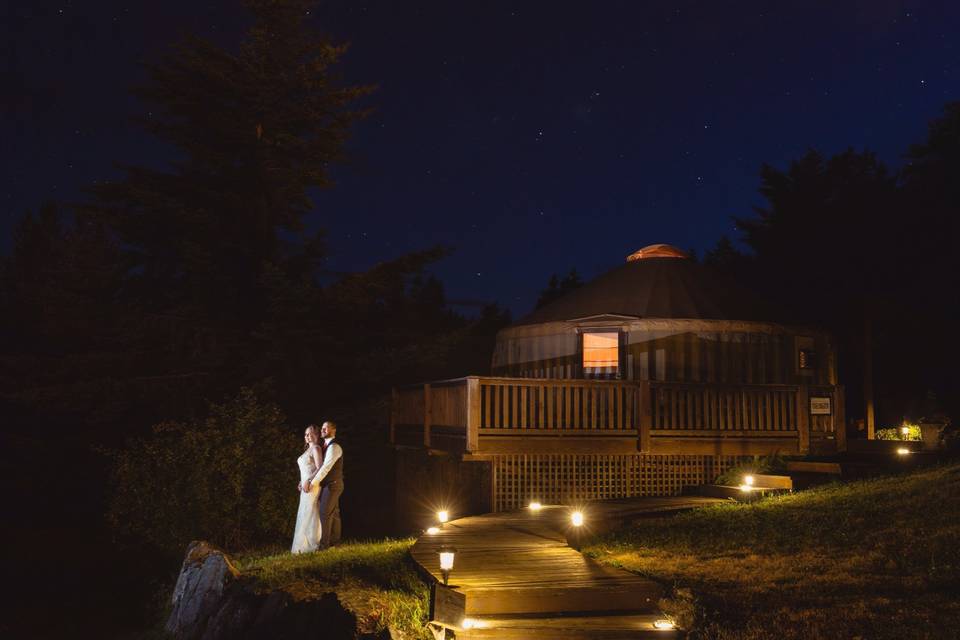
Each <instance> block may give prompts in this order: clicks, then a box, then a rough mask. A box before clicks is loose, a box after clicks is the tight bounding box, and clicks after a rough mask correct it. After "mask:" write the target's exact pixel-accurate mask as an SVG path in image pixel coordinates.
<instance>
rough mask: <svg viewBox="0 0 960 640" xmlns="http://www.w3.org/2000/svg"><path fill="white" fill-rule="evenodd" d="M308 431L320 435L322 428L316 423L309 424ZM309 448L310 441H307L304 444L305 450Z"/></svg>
mask: <svg viewBox="0 0 960 640" xmlns="http://www.w3.org/2000/svg"><path fill="white" fill-rule="evenodd" d="M307 431H313V433H314V434H316V435H318V436H319V435H320V428H319V427H318V426H317V425H315V424H308V425H307ZM309 448H310V443H309V442H305V443H304V445H303V450H304V451H306V450H307V449H309Z"/></svg>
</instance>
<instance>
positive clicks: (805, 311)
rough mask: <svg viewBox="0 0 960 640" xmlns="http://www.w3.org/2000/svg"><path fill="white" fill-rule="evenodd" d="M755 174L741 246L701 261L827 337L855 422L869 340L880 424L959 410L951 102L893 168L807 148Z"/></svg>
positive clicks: (957, 155) (959, 191) (957, 126)
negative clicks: (757, 204)
mask: <svg viewBox="0 0 960 640" xmlns="http://www.w3.org/2000/svg"><path fill="white" fill-rule="evenodd" d="M760 177H761V185H760V193H761V194H762V195H763V197H764V198H765V199H766V205H765V206H764V207H761V208H758V209H757V210H756V211H755V212H754V215H752V216H748V217H747V216H745V217H740V218H736V219H735V221H736V224H737V228H738V230H739V233H740V237H739V238H738V240H740V241H741V242H742V243H743V245H745V247H746V251H738V250H737V249H736V248H735V247H734V245H733V244H732V243H731V242H730V240H729V239H727V238H723V239H721V240H720V241H719V242H718V244H717V246H716V247H715V248H714V249H713V251H711V252H710V253H709V254H708V255H707V256H706V257H705V260H706V261H707V262H708V263H711V264H713V265H715V266H718V267H720V268H722V269H725V270H727V271H729V272H731V273H733V274H734V275H736V276H737V277H738V278H740V279H741V280H742V281H744V282H745V283H748V284H750V285H751V286H752V287H753V288H754V289H756V290H757V291H759V292H761V293H762V295H763V296H764V298H765V299H766V301H767V302H768V303H769V307H770V309H771V310H772V313H773V314H774V316H775V319H777V320H780V321H783V322H785V323H790V324H809V325H815V326H819V327H824V328H826V329H828V330H830V331H831V332H832V333H833V334H834V335H835V336H836V338H837V340H838V343H839V347H840V362H839V365H840V366H839V371H840V382H841V383H842V384H844V385H846V387H847V406H848V410H847V411H848V416H851V417H859V418H862V417H863V416H864V392H863V380H864V362H865V358H864V356H865V353H864V350H865V348H866V347H867V345H868V344H869V345H870V347H871V352H872V358H873V367H872V369H873V374H874V397H875V401H876V404H877V425H878V427H880V426H894V425H896V424H897V423H898V422H899V421H900V420H902V419H904V418H907V419H912V420H916V419H919V418H922V417H927V418H931V417H933V414H936V413H938V412H946V413H947V414H948V415H952V416H953V417H954V418H956V417H957V416H958V415H960V413H958V412H960V405H958V400H960V377H958V375H957V370H956V363H957V361H958V356H960V353H958V351H960V350H958V341H957V340H956V337H955V335H954V332H955V328H956V327H957V326H958V321H960V297H958V295H957V291H958V277H960V258H958V253H957V243H958V240H960V233H958V224H960V223H958V214H960V181H958V177H960V103H951V104H948V105H946V107H945V109H944V113H943V114H942V116H941V117H939V118H937V119H936V120H934V121H933V122H932V123H931V124H930V127H929V132H928V135H927V138H926V140H924V141H921V142H919V143H918V144H915V145H913V146H911V148H910V149H909V150H907V151H906V153H905V155H904V159H903V166H902V167H901V168H899V169H896V170H892V169H890V168H888V167H886V166H884V164H883V163H882V162H880V161H879V160H878V159H877V158H876V156H875V155H874V154H873V153H871V152H869V151H863V152H856V151H853V150H848V151H845V152H843V153H839V154H837V155H835V156H833V157H830V158H826V157H823V156H822V155H821V154H819V153H817V152H815V151H809V152H808V153H807V154H805V155H804V156H803V157H801V158H799V159H797V160H795V161H794V162H792V163H791V164H790V166H789V167H787V168H786V169H785V170H780V169H776V168H774V167H770V166H764V167H763V169H762V170H761V176H760ZM868 337H869V338H868Z"/></svg>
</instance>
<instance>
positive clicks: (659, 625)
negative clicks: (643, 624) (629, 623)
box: [653, 618, 677, 631]
mask: <svg viewBox="0 0 960 640" xmlns="http://www.w3.org/2000/svg"><path fill="white" fill-rule="evenodd" d="M653 628H654V629H660V630H661V631H667V630H669V629H676V628H677V625H675V624H673V620H667V619H666V618H661V619H660V620H654V621H653Z"/></svg>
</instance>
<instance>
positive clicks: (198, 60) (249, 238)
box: [80, 0, 369, 327]
mask: <svg viewBox="0 0 960 640" xmlns="http://www.w3.org/2000/svg"><path fill="white" fill-rule="evenodd" d="M312 4H313V3H311V2H306V1H304V0H284V1H276V0H273V1H271V0H248V1H247V2H246V5H247V7H248V8H249V9H250V10H251V11H252V13H253V16H254V23H253V26H252V27H251V29H250V31H249V33H248V35H247V38H246V39H245V41H244V42H243V43H242V45H241V46H240V47H239V50H237V51H236V52H233V51H229V50H227V49H224V48H222V47H219V46H217V45H215V44H213V43H211V42H209V41H206V40H203V39H200V38H196V37H190V38H188V39H187V40H186V41H184V42H183V43H182V44H180V45H179V47H178V48H176V50H174V51H173V52H172V53H171V54H169V55H168V56H167V57H166V58H164V59H162V60H161V61H160V62H158V63H156V64H152V65H149V66H148V71H149V82H148V83H147V84H146V85H145V86H142V87H140V88H138V89H137V90H136V93H137V95H138V96H139V97H140V98H141V99H142V100H143V101H144V102H145V103H146V104H147V105H149V109H150V114H151V115H150V116H148V117H147V118H144V119H143V120H142V122H143V124H144V126H145V127H146V129H147V130H148V131H149V132H150V133H152V134H153V135H155V136H157V137H158V138H159V139H160V140H162V141H164V142H166V143H168V144H169V145H171V146H172V148H173V149H174V151H175V153H176V154H177V156H178V159H177V160H176V161H175V162H173V163H172V164H171V166H169V167H167V168H163V169H156V168H148V167H134V166H127V167H124V168H125V170H126V176H125V178H124V179H123V180H121V181H119V182H116V183H112V184H106V185H101V186H99V187H95V188H94V189H93V190H92V191H93V196H94V197H93V199H92V201H91V202H89V203H87V204H85V205H83V206H81V207H80V213H81V219H85V220H90V221H96V222H98V223H101V224H104V225H106V226H107V227H108V228H109V229H111V230H112V231H113V232H114V233H115V234H116V236H117V238H118V240H119V241H120V242H121V243H122V244H123V245H124V246H125V247H128V248H129V250H130V253H131V255H132V256H133V258H134V260H133V264H132V269H131V271H130V273H129V275H130V280H131V285H132V288H131V289H130V291H131V292H132V293H134V294H135V295H137V296H139V297H140V301H141V302H142V303H144V304H145V306H146V307H147V308H152V309H165V310H170V309H177V310H178V312H180V313H183V314H185V315H187V316H190V317H194V318H197V319H201V320H203V321H205V322H206V321H210V320H215V321H216V324H217V325H219V324H221V323H223V324H226V325H234V324H236V322H237V321H238V320H239V319H241V318H242V319H244V321H243V324H244V325H246V326H247V327H250V326H256V324H257V323H258V322H259V321H260V320H261V314H260V310H262V309H264V308H265V304H266V301H265V299H264V292H263V291H262V288H261V284H262V282H263V280H262V279H261V276H262V275H264V274H265V273H267V271H268V270H269V269H273V268H275V269H280V270H281V271H282V272H284V273H286V274H287V275H290V276H302V275H303V274H304V273H306V272H307V271H309V269H310V268H311V267H312V266H314V265H315V262H316V260H317V259H318V258H319V257H320V255H321V251H322V246H323V245H322V236H319V235H315V236H313V237H307V236H306V235H305V234H304V227H305V225H304V218H305V217H306V216H307V214H308V213H310V212H311V211H312V210H313V203H312V202H311V199H310V197H309V190H310V189H314V188H323V187H327V186H329V185H330V175H329V171H330V166H331V164H333V163H335V162H337V161H338V160H341V159H342V158H343V156H344V151H343V143H344V141H345V139H346V136H347V131H348V128H349V125H350V124H351V123H352V122H353V121H355V120H356V119H357V118H358V117H360V116H361V115H362V112H360V111H357V110H356V109H354V108H353V105H354V104H355V102H356V101H357V99H358V98H360V97H361V96H363V95H364V94H365V93H367V92H368V91H369V88H367V87H349V86H348V87H340V86H338V85H337V84H336V82H335V77H334V75H333V68H334V66H335V65H336V63H337V62H338V60H339V59H340V57H341V56H342V55H343V53H344V52H345V47H344V46H337V45H333V44H331V43H329V42H328V41H327V40H325V39H324V38H322V37H319V36H318V35H317V34H316V33H314V32H312V31H311V30H310V29H308V28H307V26H306V24H305V18H306V15H307V13H308V11H307V10H308V9H309V7H310V6H311V5H312ZM291 238H292V240H291ZM267 265H272V266H271V267H268V266H267Z"/></svg>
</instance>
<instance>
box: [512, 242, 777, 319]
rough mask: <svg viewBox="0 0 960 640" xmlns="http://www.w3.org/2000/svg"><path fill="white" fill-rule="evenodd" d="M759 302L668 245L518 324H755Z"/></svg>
mask: <svg viewBox="0 0 960 640" xmlns="http://www.w3.org/2000/svg"><path fill="white" fill-rule="evenodd" d="M760 306H761V305H760V304H759V303H758V301H757V300H755V299H754V298H753V297H752V296H751V295H750V294H748V293H747V292H746V291H745V290H744V289H743V288H742V287H740V286H739V285H738V284H737V283H735V282H733V281H732V280H730V279H728V278H726V277H724V276H722V275H721V274H719V273H717V272H715V271H713V270H712V269H710V268H709V267H706V266H704V265H700V264H697V263H696V262H694V261H693V260H691V259H690V258H689V256H688V255H687V254H686V253H685V252H683V251H681V250H680V249H677V248H676V247H672V246H670V245H665V244H657V245H649V246H647V247H644V248H643V249H640V250H638V251H636V252H634V253H632V254H630V255H629V256H627V262H626V263H625V264H622V265H620V266H619V267H616V268H614V269H612V270H610V271H608V272H607V273H604V274H603V275H601V276H599V277H597V278H596V279H594V280H593V281H591V282H589V283H587V284H585V285H583V286H581V287H579V288H577V289H574V290H573V291H571V292H569V293H567V294H566V295H564V296H563V297H561V298H558V299H557V300H554V301H553V302H551V303H549V304H547V305H545V306H543V307H541V308H540V309H537V310H535V311H534V312H533V313H531V314H529V315H527V316H526V317H524V318H522V319H521V320H520V321H519V322H517V323H516V324H517V325H528V324H539V323H543V322H556V321H568V320H579V319H585V318H591V317H597V316H626V317H631V318H688V319H704V320H760V319H761V318H760V317H758V316H759V315H761V314H760V312H759V309H760Z"/></svg>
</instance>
